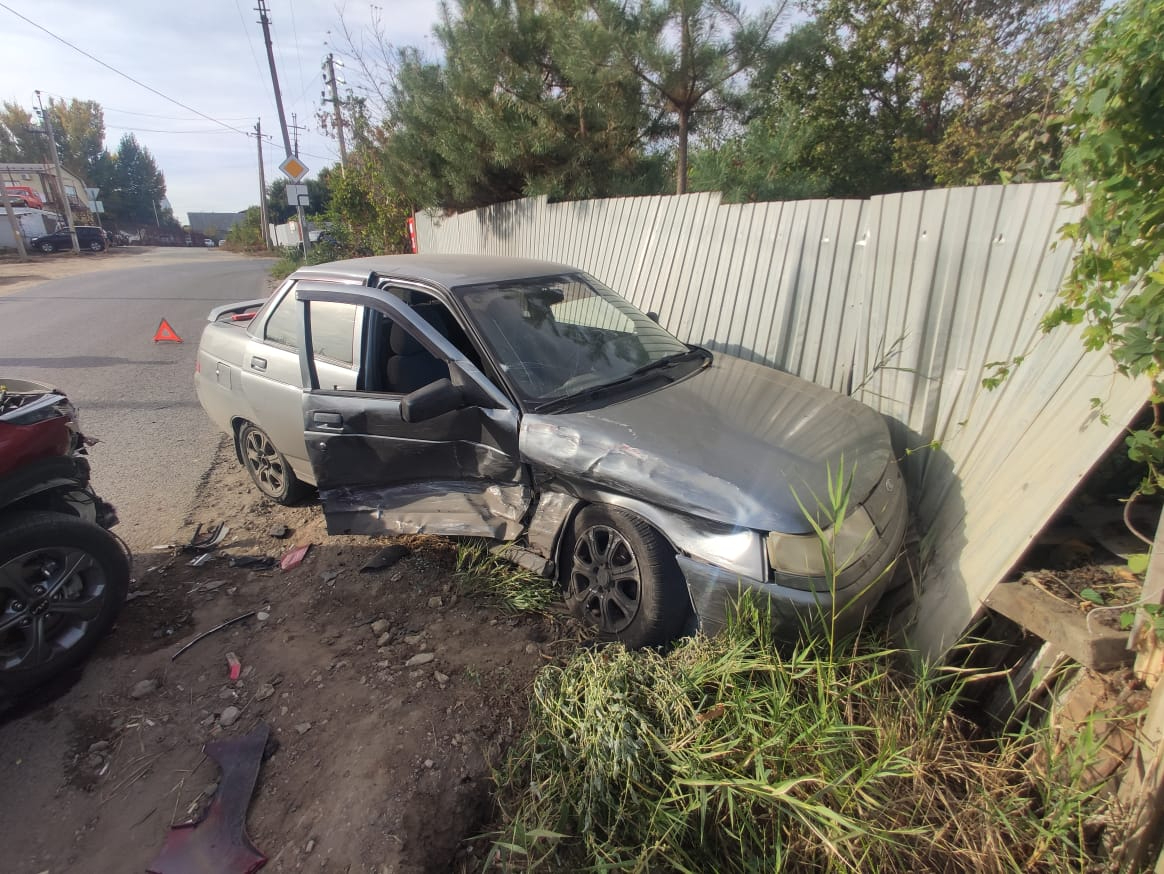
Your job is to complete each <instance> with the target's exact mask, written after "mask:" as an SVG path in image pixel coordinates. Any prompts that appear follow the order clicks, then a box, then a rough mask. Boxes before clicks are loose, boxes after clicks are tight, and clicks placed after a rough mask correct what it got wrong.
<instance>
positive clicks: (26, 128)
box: [0, 101, 48, 164]
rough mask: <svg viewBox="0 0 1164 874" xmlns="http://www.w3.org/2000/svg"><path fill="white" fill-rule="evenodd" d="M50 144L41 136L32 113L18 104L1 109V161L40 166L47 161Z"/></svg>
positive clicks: (6, 104)
mask: <svg viewBox="0 0 1164 874" xmlns="http://www.w3.org/2000/svg"><path fill="white" fill-rule="evenodd" d="M47 152H48V142H47V141H45V140H44V138H43V137H42V136H41V135H40V132H39V131H38V130H37V128H36V126H35V124H34V123H33V120H32V113H30V112H29V111H28V110H27V109H25V108H24V107H23V106H21V105H19V104H17V103H9V102H8V101H5V102H4V104H3V106H2V107H0V161H4V162H5V163H9V162H11V163H14V164H39V163H42V162H43V161H45V160H46V158H45V155H46V154H47Z"/></svg>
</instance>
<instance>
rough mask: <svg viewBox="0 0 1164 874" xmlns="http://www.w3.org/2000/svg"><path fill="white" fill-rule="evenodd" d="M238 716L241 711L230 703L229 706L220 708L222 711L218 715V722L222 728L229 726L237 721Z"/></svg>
mask: <svg viewBox="0 0 1164 874" xmlns="http://www.w3.org/2000/svg"><path fill="white" fill-rule="evenodd" d="M240 716H242V711H241V710H239V709H238V708H237V707H235V706H234V705H233V704H232V705H231V706H229V707H224V708H222V713H220V714H219V715H218V724H219V725H221V726H222V727H223V728H230V727H231V726H232V725H234V724H235V723H236V722H238V718H239V717H240Z"/></svg>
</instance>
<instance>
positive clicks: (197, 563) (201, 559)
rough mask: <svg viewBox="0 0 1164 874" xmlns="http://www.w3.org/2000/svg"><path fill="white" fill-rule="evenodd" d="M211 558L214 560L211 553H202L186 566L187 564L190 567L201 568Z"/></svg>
mask: <svg viewBox="0 0 1164 874" xmlns="http://www.w3.org/2000/svg"><path fill="white" fill-rule="evenodd" d="M212 558H214V553H213V552H204V553H202V554H201V555H199V556H197V557H196V558H192V559H190V561H189V562H187V564H189V565H190V567H202V565H204V564H206V562H208V561H210V559H212Z"/></svg>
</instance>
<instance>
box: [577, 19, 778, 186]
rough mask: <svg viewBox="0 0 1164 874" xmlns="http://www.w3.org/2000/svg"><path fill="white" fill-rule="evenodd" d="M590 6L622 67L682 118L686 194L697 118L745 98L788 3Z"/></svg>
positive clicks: (679, 170)
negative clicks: (750, 7) (747, 8)
mask: <svg viewBox="0 0 1164 874" xmlns="http://www.w3.org/2000/svg"><path fill="white" fill-rule="evenodd" d="M591 8H592V9H593V11H594V14H595V15H596V16H597V18H598V20H599V21H600V22H601V23H602V25H603V27H604V28H605V29H606V30H607V32H608V33H609V34H610V39H611V45H612V47H613V49H614V53H615V55H616V57H617V58H618V61H619V65H620V66H621V68H622V69H624V70H625V71H626V72H627V73H629V74H630V75H631V76H633V77H634V78H635V79H636V80H637V81H639V82H641V83H642V87H643V89H644V91H645V93H646V94H647V95H648V96H649V98H650V99H651V100H652V102H653V103H654V104H655V106H656V107H657V109H658V110H659V111H660V112H663V113H667V114H672V115H674V117H675V123H676V137H677V147H676V156H675V180H676V182H675V190H676V192H677V193H678V194H683V193H684V192H686V191H687V153H688V142H689V138H690V135H691V132H692V127H693V125H694V123H695V122H696V120H697V118H698V117H699V115H700V114H705V113H713V112H719V111H722V110H723V109H725V108H726V107H727V106H728V105H730V104H731V103H732V102H733V101H734V100H737V99H738V97H739V89H738V88H736V87H734V86H735V85H736V83H738V81H739V79H740V77H741V75H742V74H744V73H745V72H747V71H750V70H752V69H753V68H754V67H755V65H756V63H757V62H758V61H759V60H760V58H761V57H763V55H764V54H765V52H766V51H767V49H768V47H769V45H770V41H771V38H772V33H773V31H774V29H775V27H776V24H777V22H778V21H779V20H780V19H781V17H782V15H783V12H784V3H783V2H781V3H780V4H779V5H777V6H774V7H771V8H768V9H765V10H763V11H761V12H760V13H758V14H757V15H754V16H746V15H744V14H743V13H742V12H741V11H740V6H739V4H738V3H737V2H735V0H592V3H591Z"/></svg>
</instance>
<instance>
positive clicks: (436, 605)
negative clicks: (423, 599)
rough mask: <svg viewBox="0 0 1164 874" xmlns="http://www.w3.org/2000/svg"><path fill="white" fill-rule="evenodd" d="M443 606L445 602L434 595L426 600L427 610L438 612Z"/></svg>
mask: <svg viewBox="0 0 1164 874" xmlns="http://www.w3.org/2000/svg"><path fill="white" fill-rule="evenodd" d="M443 606H445V602H444V601H443V600H442V599H441V596H440V595H434V596H433V597H431V598H429V599H428V609H429V610H439V609H440V608H441V607H443Z"/></svg>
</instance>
